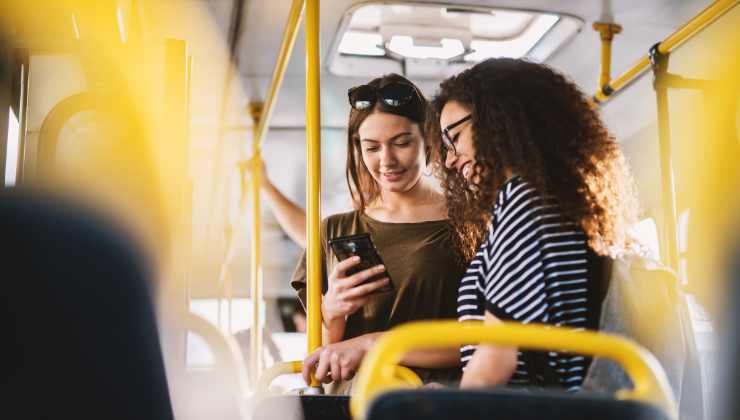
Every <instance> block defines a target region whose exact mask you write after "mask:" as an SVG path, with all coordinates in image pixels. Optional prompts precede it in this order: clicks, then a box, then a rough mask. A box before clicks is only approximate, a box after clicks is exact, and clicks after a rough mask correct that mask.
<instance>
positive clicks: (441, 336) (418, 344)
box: [350, 321, 677, 419]
mask: <svg viewBox="0 0 740 420" xmlns="http://www.w3.org/2000/svg"><path fill="white" fill-rule="evenodd" d="M469 343H489V344H498V345H503V346H512V347H514V346H515V347H523V348H527V349H535V350H554V349H556V350H559V351H568V352H573V353H579V354H586V355H593V356H600V357H605V358H608V359H611V360H614V361H616V362H618V363H619V364H620V365H621V366H622V367H623V368H624V369H625V371H626V372H627V374H628V375H629V376H630V378H631V379H632V382H633V383H634V388H633V389H632V390H620V391H619V392H617V395H616V397H617V398H619V399H634V400H641V401H645V402H649V403H652V404H655V405H657V406H658V407H660V408H662V409H663V410H664V411H665V412H666V413H667V414H668V415H669V416H670V418H672V419H675V418H677V415H676V404H675V399H674V397H673V392H672V390H671V387H670V385H669V383H668V378H667V377H666V375H665V372H663V370H662V368H661V367H660V363H659V362H658V361H657V360H656V359H655V357H653V355H652V354H650V352H648V351H647V350H645V349H644V348H642V347H640V346H639V345H637V344H635V343H633V342H631V341H629V340H627V339H625V338H622V337H618V336H612V335H608V334H600V333H594V332H589V331H574V330H570V329H565V328H558V327H544V326H542V325H522V324H518V323H512V322H504V323H502V324H499V325H481V324H477V323H476V324H469V325H466V324H461V323H459V322H456V321H440V322H415V323H409V324H405V325H402V326H400V327H397V328H394V329H393V330H391V331H389V332H388V333H386V334H385V335H383V337H382V338H381V339H380V340H379V341H378V343H377V344H376V345H375V348H373V350H372V351H370V352H369V353H368V354H367V355H366V356H365V360H364V361H363V364H362V366H361V367H360V371H359V372H358V375H357V380H356V384H355V394H354V395H353V396H352V399H351V401H350V409H351V411H352V416H353V418H355V419H363V418H364V416H365V414H366V413H367V409H368V408H369V407H370V403H371V402H372V400H373V399H374V398H375V397H377V396H378V395H379V394H380V393H381V392H384V391H389V390H392V389H400V388H411V387H413V385H411V384H409V383H408V382H407V381H404V380H400V379H398V377H397V375H396V374H395V367H396V366H397V365H398V363H399V362H400V361H401V358H402V357H403V355H404V354H406V353H408V352H409V351H411V350H414V349H418V348H433V347H450V346H459V345H463V344H469Z"/></svg>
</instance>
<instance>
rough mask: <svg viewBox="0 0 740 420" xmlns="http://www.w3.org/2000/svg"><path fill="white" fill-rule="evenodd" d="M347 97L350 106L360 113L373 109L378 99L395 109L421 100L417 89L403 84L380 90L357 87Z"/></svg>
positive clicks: (394, 84)
mask: <svg viewBox="0 0 740 420" xmlns="http://www.w3.org/2000/svg"><path fill="white" fill-rule="evenodd" d="M347 96H349V104H350V106H352V108H354V109H356V110H358V111H362V110H365V109H369V108H371V107H372V106H373V105H375V101H376V100H377V99H378V98H380V100H382V101H383V103H385V104H386V105H388V106H392V107H394V108H397V107H402V106H404V105H406V104H408V103H410V102H411V101H412V100H413V99H414V98H416V99H417V100H419V101H420V100H421V96H420V94H419V92H418V91H417V90H416V88H415V87H414V86H412V85H410V84H408V83H403V82H391V83H388V84H387V85H385V86H382V87H379V88H376V87H375V86H370V85H360V86H355V87H353V88H352V89H350V90H349V91H347Z"/></svg>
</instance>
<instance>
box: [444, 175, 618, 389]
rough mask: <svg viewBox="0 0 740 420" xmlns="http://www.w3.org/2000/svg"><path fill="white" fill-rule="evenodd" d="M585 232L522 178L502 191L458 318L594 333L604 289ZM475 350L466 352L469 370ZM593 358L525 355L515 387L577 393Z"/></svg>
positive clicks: (461, 294) (462, 294)
mask: <svg viewBox="0 0 740 420" xmlns="http://www.w3.org/2000/svg"><path fill="white" fill-rule="evenodd" d="M599 259H600V258H599V257H596V255H595V254H594V253H593V251H591V249H590V248H589V246H588V244H587V238H586V235H585V234H584V232H583V230H582V229H581V228H580V227H579V226H578V225H577V224H575V223H572V222H568V221H566V220H564V218H563V217H562V214H561V211H560V208H559V206H558V205H557V203H556V201H555V199H554V198H553V197H550V196H543V195H541V194H540V193H538V192H537V191H536V190H535V189H534V188H533V187H532V186H531V184H529V183H527V182H526V181H524V180H523V179H522V178H521V177H513V178H511V179H510V180H509V181H507V182H506V183H505V184H504V185H503V186H502V188H501V190H500V191H499V193H498V196H497V197H496V202H495V203H494V206H493V217H492V219H491V224H490V226H489V230H488V234H487V237H486V239H485V241H484V242H483V243H482V244H481V246H480V248H479V250H478V253H477V255H476V256H475V259H473V261H472V262H471V263H470V265H469V266H468V269H467V272H466V273H465V276H464V277H463V279H462V282H461V284H460V288H459V292H458V309H457V311H458V319H459V320H460V321H481V320H483V319H484V314H485V311H486V310H487V311H489V312H491V314H493V315H494V316H496V317H497V318H499V319H501V320H511V321H518V322H522V323H524V324H528V323H547V324H551V325H558V326H565V327H571V328H575V329H578V330H582V329H584V328H589V329H596V328H597V326H598V319H599V315H600V307H601V298H600V296H601V297H603V295H600V294H601V293H603V292H602V291H603V290H605V287H604V286H603V285H601V284H599V282H602V280H601V279H600V278H599V277H598V276H600V275H601V274H602V273H600V272H598V271H599V270H598V269H597V268H596V267H598V266H597V265H595V262H596V261H598V260H599ZM474 351H475V347H474V346H472V345H468V346H463V347H462V348H461V359H462V362H463V366H465V365H466V364H467V362H468V360H470V358H471V357H472V355H473V352H474ZM589 364H590V358H588V357H584V356H579V355H573V354H567V353H558V352H555V351H553V352H548V353H538V352H531V351H520V352H519V356H518V358H517V369H516V372H515V373H514V375H513V376H512V378H511V380H510V381H509V385H520V386H535V385H541V386H548V387H550V386H555V387H561V388H564V389H566V390H569V391H575V390H578V389H579V388H580V386H581V383H582V382H583V378H584V376H585V371H586V369H587V368H588V365H589Z"/></svg>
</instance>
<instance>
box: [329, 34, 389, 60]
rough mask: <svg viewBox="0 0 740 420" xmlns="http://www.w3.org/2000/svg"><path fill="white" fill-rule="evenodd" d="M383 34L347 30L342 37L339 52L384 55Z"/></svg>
mask: <svg viewBox="0 0 740 420" xmlns="http://www.w3.org/2000/svg"><path fill="white" fill-rule="evenodd" d="M381 45H383V36H382V35H380V34H377V33H375V34H373V33H367V32H356V31H349V32H346V33H345V34H344V36H343V37H342V42H341V43H340V44H339V52H340V53H342V54H355V55H371V56H381V57H382V56H384V55H385V50H384V49H383V48H382V47H381Z"/></svg>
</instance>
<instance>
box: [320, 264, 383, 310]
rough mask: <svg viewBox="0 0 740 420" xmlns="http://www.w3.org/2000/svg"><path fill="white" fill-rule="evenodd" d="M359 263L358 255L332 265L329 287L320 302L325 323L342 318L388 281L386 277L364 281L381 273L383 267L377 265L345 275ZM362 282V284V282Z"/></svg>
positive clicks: (363, 303) (365, 301)
mask: <svg viewBox="0 0 740 420" xmlns="http://www.w3.org/2000/svg"><path fill="white" fill-rule="evenodd" d="M359 263H360V257H357V256H355V257H350V258H347V259H346V260H344V261H341V262H340V263H339V264H337V265H336V266H334V270H332V272H331V274H330V275H329V289H328V290H327V292H326V294H325V295H324V299H323V301H322V303H321V312H322V315H323V317H324V319H325V320H326V321H327V324H329V323H331V322H332V321H336V320H340V319H341V320H344V319H346V317H347V316H349V315H352V314H353V313H355V312H357V310H358V309H360V307H362V306H363V305H365V304H366V303H367V301H368V299H369V295H370V294H371V293H373V292H375V291H376V290H378V289H381V288H383V287H385V286H386V285H387V284H388V282H389V281H390V280H389V279H388V278H387V277H384V278H382V279H380V280H374V281H372V282H369V283H365V281H367V279H369V278H371V277H373V276H375V275H377V274H380V273H383V272H384V271H385V267H384V266H382V265H377V266H375V267H371V268H368V269H367V270H363V271H360V272H357V273H355V274H353V275H351V276H347V275H346V273H347V270H349V269H351V268H352V267H354V266H356V265H357V264H359ZM363 283H364V284H363Z"/></svg>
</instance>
